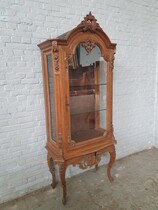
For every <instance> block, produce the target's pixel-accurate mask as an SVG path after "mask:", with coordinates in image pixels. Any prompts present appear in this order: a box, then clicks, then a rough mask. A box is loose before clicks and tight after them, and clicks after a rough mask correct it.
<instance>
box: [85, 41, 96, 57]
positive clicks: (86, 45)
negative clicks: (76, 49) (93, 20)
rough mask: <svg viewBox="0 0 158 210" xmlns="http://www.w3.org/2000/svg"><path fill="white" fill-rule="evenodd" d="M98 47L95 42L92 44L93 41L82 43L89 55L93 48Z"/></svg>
mask: <svg viewBox="0 0 158 210" xmlns="http://www.w3.org/2000/svg"><path fill="white" fill-rule="evenodd" d="M95 46H96V44H95V43H94V42H92V41H91V40H86V41H84V42H82V47H84V48H85V50H86V51H87V53H88V54H89V53H90V52H91V51H92V50H93V48H94V47H95Z"/></svg>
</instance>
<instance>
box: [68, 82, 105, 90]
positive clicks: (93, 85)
mask: <svg viewBox="0 0 158 210" xmlns="http://www.w3.org/2000/svg"><path fill="white" fill-rule="evenodd" d="M100 85H106V83H104V84H86V85H70V89H71V87H87V88H91V87H95V86H100Z"/></svg>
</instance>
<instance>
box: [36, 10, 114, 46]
mask: <svg viewBox="0 0 158 210" xmlns="http://www.w3.org/2000/svg"><path fill="white" fill-rule="evenodd" d="M78 33H83V34H84V33H92V34H97V35H98V36H99V37H100V38H101V39H102V40H103V42H104V43H105V45H106V48H108V49H115V48H116V44H115V43H112V42H111V41H110V39H109V37H108V36H107V35H106V33H105V32H104V31H103V30H102V28H101V27H100V25H99V23H97V19H96V18H95V17H94V16H93V15H92V13H91V12H89V14H87V15H86V16H85V17H84V20H83V21H81V23H80V24H79V25H78V26H77V27H75V28H74V29H72V30H71V31H68V32H66V33H64V34H62V35H60V36H58V37H57V38H56V39H49V40H47V41H45V42H43V43H41V44H39V45H38V46H39V47H40V48H41V49H43V48H45V47H48V46H50V45H51V43H52V41H56V42H57V44H58V45H67V44H68V43H69V42H70V41H71V40H72V39H73V37H74V36H76V34H78Z"/></svg>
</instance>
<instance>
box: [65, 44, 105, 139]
mask: <svg viewBox="0 0 158 210" xmlns="http://www.w3.org/2000/svg"><path fill="white" fill-rule="evenodd" d="M86 47H87V46H86ZM86 47H85V46H83V44H79V45H78V46H77V48H76V52H75V54H74V55H73V58H72V59H71V63H69V92H70V126H71V139H72V140H74V141H76V142H82V141H84V140H88V139H93V138H97V137H101V136H103V134H104V132H105V130H106V88H107V84H106V75H107V63H106V61H105V60H104V59H103V57H102V56H101V52H100V49H99V47H98V46H95V47H92V48H93V49H91V43H90V45H89V46H88V48H86Z"/></svg>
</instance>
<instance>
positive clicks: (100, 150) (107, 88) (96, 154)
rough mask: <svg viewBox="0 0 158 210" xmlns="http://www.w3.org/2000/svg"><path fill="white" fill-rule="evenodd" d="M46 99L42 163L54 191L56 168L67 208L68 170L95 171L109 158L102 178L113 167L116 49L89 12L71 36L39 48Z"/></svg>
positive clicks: (68, 35)
mask: <svg viewBox="0 0 158 210" xmlns="http://www.w3.org/2000/svg"><path fill="white" fill-rule="evenodd" d="M38 46H39V48H40V49H41V55H42V67H43V84H44V95H45V113H46V130H47V143H46V149H47V151H48V156H47V161H48V166H49V169H50V172H51V174H52V187H53V188H55V186H56V183H57V182H56V172H55V164H58V165H59V174H60V179H61V183H62V187H63V200H62V201H63V204H65V203H66V194H67V190H66V180H65V172H66V168H67V166H69V165H78V166H79V167H80V168H81V169H85V168H87V167H92V166H95V168H96V169H97V168H98V163H99V161H100V160H101V156H102V155H104V154H105V153H107V152H108V153H109V154H110V161H109V164H108V166H107V176H108V178H109V180H110V181H112V180H113V178H112V176H111V174H110V170H111V168H112V165H113V163H114V161H115V146H114V145H115V143H116V140H115V137H114V134H113V124H112V83H113V82H112V81H113V67H114V54H115V48H116V44H114V43H111V41H110V39H109V38H108V36H107V35H106V34H105V32H104V31H103V30H102V28H101V27H100V26H99V24H98V23H97V20H96V19H95V17H94V16H93V15H92V14H91V12H90V13H89V14H88V15H86V17H85V18H84V20H83V21H82V22H81V23H80V24H79V25H78V26H77V27H75V28H74V29H73V30H71V31H69V32H67V33H65V34H63V35H61V36H59V37H57V38H55V39H48V40H46V41H44V42H42V43H40V44H39V45H38Z"/></svg>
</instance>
